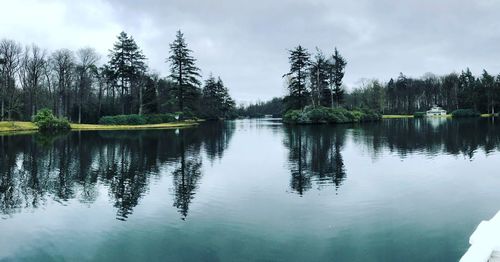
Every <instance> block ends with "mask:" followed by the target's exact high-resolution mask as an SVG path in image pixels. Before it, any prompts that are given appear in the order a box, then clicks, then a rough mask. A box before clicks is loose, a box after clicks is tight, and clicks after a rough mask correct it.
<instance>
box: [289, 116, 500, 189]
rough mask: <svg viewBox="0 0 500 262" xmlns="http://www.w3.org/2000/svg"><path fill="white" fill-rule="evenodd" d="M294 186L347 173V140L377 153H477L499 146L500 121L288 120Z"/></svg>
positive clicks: (337, 182)
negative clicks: (319, 122)
mask: <svg viewBox="0 0 500 262" xmlns="http://www.w3.org/2000/svg"><path fill="white" fill-rule="evenodd" d="M284 129H285V138H284V145H285V146H286V147H287V148H288V151H289V155H288V160H289V169H290V172H291V182H290V187H291V188H292V190H293V191H294V192H296V193H298V194H299V195H303V194H304V192H306V191H307V190H309V189H311V188H312V187H313V185H314V186H318V187H319V188H322V187H324V186H328V185H334V186H335V188H338V187H340V186H341V185H342V182H343V181H344V180H345V179H346V166H345V164H344V161H343V154H342V150H343V148H344V144H345V141H346V140H352V141H353V142H354V143H355V144H356V146H358V147H364V148H365V150H366V152H368V153H369V154H371V155H372V157H373V158H377V157H379V156H380V155H381V154H382V153H383V152H386V151H388V152H391V153H395V154H397V155H398V156H400V157H401V158H405V157H407V156H408V155H411V154H414V153H418V154H425V155H427V156H430V157H434V156H437V155H440V154H449V155H456V156H458V155H463V156H464V157H467V158H473V157H474V155H475V154H476V153H477V152H478V151H480V150H482V151H483V152H484V153H486V154H489V153H491V152H494V151H499V150H500V127H499V121H498V120H496V122H495V119H493V118H481V119H447V118H430V119H397V120H384V121H382V122H378V123H366V124H359V125H335V126H332V125H308V126H285V127H284Z"/></svg>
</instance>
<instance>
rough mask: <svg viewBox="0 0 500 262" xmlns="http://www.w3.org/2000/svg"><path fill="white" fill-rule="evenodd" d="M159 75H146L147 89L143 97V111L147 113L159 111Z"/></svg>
mask: <svg viewBox="0 0 500 262" xmlns="http://www.w3.org/2000/svg"><path fill="white" fill-rule="evenodd" d="M157 78H158V77H157V76H155V75H153V76H145V81H144V83H145V90H144V98H143V110H144V111H143V112H144V113H145V114H156V113H158V97H157V90H156V89H157V83H158V80H157Z"/></svg>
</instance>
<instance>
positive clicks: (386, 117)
mask: <svg viewBox="0 0 500 262" xmlns="http://www.w3.org/2000/svg"><path fill="white" fill-rule="evenodd" d="M493 116H498V114H495V115H493V114H481V117H493ZM433 117H453V116H452V115H451V114H447V115H444V116H433ZM382 118H383V119H400V118H415V116H414V115H383V116H382Z"/></svg>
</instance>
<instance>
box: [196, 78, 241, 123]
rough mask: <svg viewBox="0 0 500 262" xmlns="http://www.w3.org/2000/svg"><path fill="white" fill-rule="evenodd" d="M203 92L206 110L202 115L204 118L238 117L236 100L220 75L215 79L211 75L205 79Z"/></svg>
mask: <svg viewBox="0 0 500 262" xmlns="http://www.w3.org/2000/svg"><path fill="white" fill-rule="evenodd" d="M202 94H203V95H202V101H203V107H204V110H203V112H201V114H200V115H201V116H202V117H203V118H204V119H208V120H212V119H220V118H226V119H231V118H235V117H236V115H235V113H236V112H235V111H234V110H233V109H234V106H235V102H234V100H233V99H232V98H231V96H230V95H229V90H228V89H227V88H226V87H225V86H224V83H223V82H222V80H221V79H220V77H218V78H217V79H215V78H214V77H213V76H212V75H210V77H209V78H208V79H207V80H206V81H205V86H204V87H203V90H202Z"/></svg>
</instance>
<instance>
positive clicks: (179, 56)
mask: <svg viewBox="0 0 500 262" xmlns="http://www.w3.org/2000/svg"><path fill="white" fill-rule="evenodd" d="M191 53H192V51H191V50H190V49H189V48H188V47H187V43H186V41H185V39H184V35H183V34H182V32H181V31H180V30H179V31H177V35H176V38H175V40H174V42H173V43H171V44H170V56H169V57H168V62H170V78H171V79H172V80H173V81H174V82H175V84H176V97H177V102H178V106H179V110H180V111H183V112H184V111H185V110H187V111H190V112H193V111H194V110H196V107H197V102H198V101H197V100H198V99H199V96H200V90H199V86H200V84H201V83H200V80H198V79H199V77H200V73H199V72H200V69H199V68H198V67H196V65H195V62H196V59H194V58H193V57H192V56H191Z"/></svg>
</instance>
